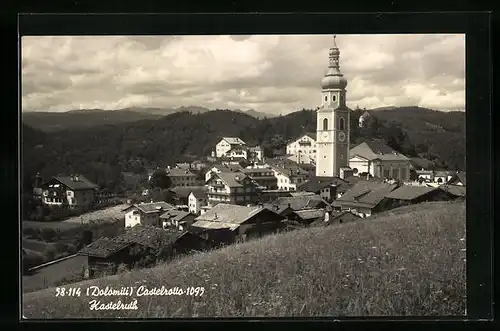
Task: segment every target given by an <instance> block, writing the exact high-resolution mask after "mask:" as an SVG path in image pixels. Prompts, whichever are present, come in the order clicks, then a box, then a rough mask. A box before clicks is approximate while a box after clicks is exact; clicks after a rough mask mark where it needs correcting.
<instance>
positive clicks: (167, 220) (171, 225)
mask: <svg viewBox="0 0 500 331" xmlns="http://www.w3.org/2000/svg"><path fill="white" fill-rule="evenodd" d="M195 217H196V215H194V214H191V213H190V212H187V211H182V210H176V209H170V210H167V211H166V212H164V213H163V214H161V215H160V221H161V223H162V227H163V228H164V229H176V230H178V231H183V230H185V229H187V228H188V227H189V226H190V225H191V224H193V222H194V219H195Z"/></svg>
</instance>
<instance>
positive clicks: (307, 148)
mask: <svg viewBox="0 0 500 331" xmlns="http://www.w3.org/2000/svg"><path fill="white" fill-rule="evenodd" d="M286 154H287V155H288V156H294V158H295V159H294V161H296V162H297V163H311V162H315V161H316V133H315V132H307V133H305V134H302V135H300V136H299V137H296V138H295V139H293V140H292V141H290V142H289V143H288V144H287V145H286Z"/></svg>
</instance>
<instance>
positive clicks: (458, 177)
mask: <svg viewBox="0 0 500 331" xmlns="http://www.w3.org/2000/svg"><path fill="white" fill-rule="evenodd" d="M446 184H447V185H455V186H464V187H465V186H466V177H465V171H458V172H457V173H456V174H454V175H453V176H452V177H451V178H450V179H449V180H448V181H447V182H446Z"/></svg>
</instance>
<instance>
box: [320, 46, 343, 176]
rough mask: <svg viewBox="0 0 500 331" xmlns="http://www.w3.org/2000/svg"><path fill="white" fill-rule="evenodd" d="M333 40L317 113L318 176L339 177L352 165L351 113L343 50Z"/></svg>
mask: <svg viewBox="0 0 500 331" xmlns="http://www.w3.org/2000/svg"><path fill="white" fill-rule="evenodd" d="M335 38H336V36H334V37H333V47H332V48H330V52H329V55H330V61H329V65H328V71H327V72H326V74H325V77H324V78H323V80H322V81H321V87H322V90H321V107H320V108H319V109H318V110H317V113H316V117H317V129H316V176H317V177H337V176H339V174H340V169H341V168H346V167H348V166H349V131H350V128H349V123H350V118H349V117H350V113H349V112H350V110H349V108H347V106H346V89H345V88H346V86H347V80H346V79H345V78H344V75H343V74H342V73H341V72H340V67H339V56H340V51H339V49H338V47H337V44H336V42H335Z"/></svg>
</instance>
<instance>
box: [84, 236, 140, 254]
mask: <svg viewBox="0 0 500 331" xmlns="http://www.w3.org/2000/svg"><path fill="white" fill-rule="evenodd" d="M129 245H131V243H130V242H128V241H124V240H120V238H106V237H103V238H99V239H97V240H96V241H94V242H92V243H91V244H90V245H87V246H85V247H84V248H82V249H81V250H80V251H79V252H78V254H80V255H90V256H97V257H101V258H106V257H108V256H110V255H112V254H114V253H116V252H119V251H121V250H122V249H124V248H125V247H127V246H129Z"/></svg>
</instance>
